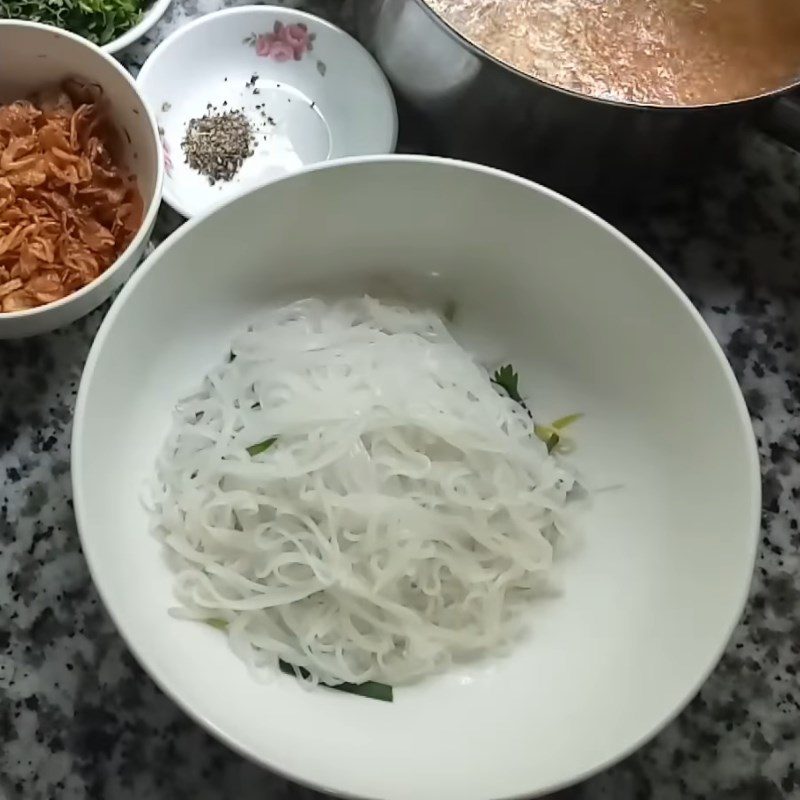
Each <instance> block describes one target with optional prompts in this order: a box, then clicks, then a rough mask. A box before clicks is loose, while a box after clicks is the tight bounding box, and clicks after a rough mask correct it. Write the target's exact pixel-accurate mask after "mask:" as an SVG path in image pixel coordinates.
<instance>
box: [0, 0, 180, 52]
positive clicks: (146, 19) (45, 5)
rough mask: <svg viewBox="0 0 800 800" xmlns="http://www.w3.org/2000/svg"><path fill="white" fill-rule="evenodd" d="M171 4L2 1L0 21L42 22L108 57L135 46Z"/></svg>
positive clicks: (147, 0) (153, 0) (146, 0)
mask: <svg viewBox="0 0 800 800" xmlns="http://www.w3.org/2000/svg"><path fill="white" fill-rule="evenodd" d="M170 2H171V0H57V2H54V0H0V18H2V19H20V20H27V21H29V22H40V23H42V24H43V25H53V26H54V27H56V28H61V29H62V30H66V31H70V32H71V33H76V34H78V35H79V36H83V38H84V39H88V40H89V41H90V42H92V43H93V44H96V45H98V46H100V47H102V48H103V50H105V51H106V52H107V53H116V52H118V51H120V50H122V49H123V48H125V47H127V46H128V45H131V44H133V43H134V42H135V41H136V40H137V39H140V38H141V37H142V36H144V35H145V33H147V31H149V30H150V28H152V27H153V25H155V24H156V22H158V20H159V19H161V17H162V16H163V15H164V12H165V11H166V10H167V7H168V6H169V4H170Z"/></svg>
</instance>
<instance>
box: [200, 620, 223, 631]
mask: <svg viewBox="0 0 800 800" xmlns="http://www.w3.org/2000/svg"><path fill="white" fill-rule="evenodd" d="M203 622H205V623H206V625H210V626H211V627H212V628H216V629H217V630H218V631H226V630H228V623H227V622H226V621H225V620H224V619H204V620H203Z"/></svg>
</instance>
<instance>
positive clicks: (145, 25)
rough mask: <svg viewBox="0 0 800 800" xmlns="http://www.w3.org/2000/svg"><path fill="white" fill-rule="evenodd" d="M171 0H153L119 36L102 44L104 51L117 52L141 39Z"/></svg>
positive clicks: (162, 13) (162, 14)
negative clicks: (138, 17) (140, 16)
mask: <svg viewBox="0 0 800 800" xmlns="http://www.w3.org/2000/svg"><path fill="white" fill-rule="evenodd" d="M171 2H172V0H153V4H152V5H151V6H150V7H149V8H148V9H146V10H145V12H144V14H142V18H141V19H140V20H139V21H138V22H137V23H136V24H135V25H134V26H133V27H132V28H130V29H129V30H127V31H125V33H123V34H122V35H121V36H118V37H117V38H116V39H112V40H111V41H110V42H108V44H104V45H103V46H102V48H101V49H102V51H103V52H104V53H118V52H119V51H120V50H123V49H124V48H126V47H128V46H129V45H132V44H133V43H134V42H135V41H136V40H137V39H141V38H142V36H144V35H145V34H146V33H147V32H148V31H149V30H150V28H152V27H153V26H154V25H155V24H156V23H157V22H158V21H159V20H160V19H161V17H163V16H164V14H165V12H166V10H167V9H168V8H169V4H170V3H171Z"/></svg>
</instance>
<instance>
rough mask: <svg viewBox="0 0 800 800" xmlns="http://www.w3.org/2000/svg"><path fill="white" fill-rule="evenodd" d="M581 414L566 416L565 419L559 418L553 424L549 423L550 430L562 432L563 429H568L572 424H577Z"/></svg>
mask: <svg viewBox="0 0 800 800" xmlns="http://www.w3.org/2000/svg"><path fill="white" fill-rule="evenodd" d="M582 416H583V414H567V416H566V417H559V418H558V419H557V420H555V421H554V422H551V423H550V427H551V428H555V429H556V430H557V431H563V430H564V428H568V427H569V426H570V425H572V424H573V423H574V422H577V421H578V420H579V419H580V418H581V417H582Z"/></svg>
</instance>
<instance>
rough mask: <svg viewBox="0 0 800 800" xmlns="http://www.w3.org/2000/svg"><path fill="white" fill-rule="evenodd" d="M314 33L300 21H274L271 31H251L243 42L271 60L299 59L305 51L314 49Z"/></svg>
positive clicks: (308, 51)
mask: <svg viewBox="0 0 800 800" xmlns="http://www.w3.org/2000/svg"><path fill="white" fill-rule="evenodd" d="M314 39H316V34H315V33H311V32H310V31H309V30H308V26H307V25H305V24H304V23H302V22H298V23H296V24H294V25H284V24H283V23H282V22H276V23H275V26H274V27H273V29H272V33H253V34H250V36H248V37H247V38H246V39H245V40H244V42H245V44H247V45H250V46H251V47H255V49H256V55H258V56H263V57H266V58H271V59H272V60H273V61H292V60H294V61H300V60H301V59H302V58H303V55H304V54H305V53H310V52H311V51H312V50H313V49H314Z"/></svg>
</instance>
